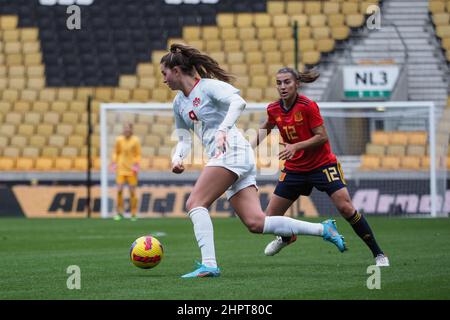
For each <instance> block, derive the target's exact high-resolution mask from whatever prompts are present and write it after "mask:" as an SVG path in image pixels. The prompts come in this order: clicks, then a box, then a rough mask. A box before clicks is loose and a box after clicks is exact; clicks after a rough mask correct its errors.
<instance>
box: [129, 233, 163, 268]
mask: <svg viewBox="0 0 450 320" xmlns="http://www.w3.org/2000/svg"><path fill="white" fill-rule="evenodd" d="M163 254H164V251H163V246H162V245H161V242H159V241H158V239H156V238H155V237H152V236H151V235H147V236H143V237H140V238H137V239H136V241H134V242H133V244H132V245H131V249H130V259H131V262H133V264H134V265H135V266H136V267H139V268H142V269H151V268H154V267H156V266H157V265H158V264H159V263H160V262H161V259H162V257H163Z"/></svg>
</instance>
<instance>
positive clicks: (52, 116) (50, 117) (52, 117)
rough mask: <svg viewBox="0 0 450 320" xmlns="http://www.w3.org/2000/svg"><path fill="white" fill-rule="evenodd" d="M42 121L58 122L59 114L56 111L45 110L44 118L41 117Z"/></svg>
mask: <svg viewBox="0 0 450 320" xmlns="http://www.w3.org/2000/svg"><path fill="white" fill-rule="evenodd" d="M43 121H44V123H47V124H54V125H56V124H58V123H59V121H60V114H59V113H58V112H54V111H51V112H47V113H45V114H44V118H43Z"/></svg>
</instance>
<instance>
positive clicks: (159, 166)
mask: <svg viewBox="0 0 450 320" xmlns="http://www.w3.org/2000/svg"><path fill="white" fill-rule="evenodd" d="M152 162H153V165H152V169H153V170H167V169H170V159H169V158H168V157H161V156H155V157H154V158H153V161H152Z"/></svg>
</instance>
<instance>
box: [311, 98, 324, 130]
mask: <svg viewBox="0 0 450 320" xmlns="http://www.w3.org/2000/svg"><path fill="white" fill-rule="evenodd" d="M308 116H309V117H308V118H309V128H310V129H314V128H317V127H320V126H321V125H323V118H322V116H321V115H320V110H319V106H318V105H317V103H315V102H311V103H310V104H309V107H308Z"/></svg>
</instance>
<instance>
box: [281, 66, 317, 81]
mask: <svg viewBox="0 0 450 320" xmlns="http://www.w3.org/2000/svg"><path fill="white" fill-rule="evenodd" d="M278 73H290V74H292V75H293V76H294V78H295V79H296V80H297V81H300V82H301V83H311V82H314V81H316V80H317V78H319V77H320V73H318V72H315V71H306V72H298V71H297V70H295V69H293V68H288V67H284V68H281V69H280V70H278V72H277V74H278Z"/></svg>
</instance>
